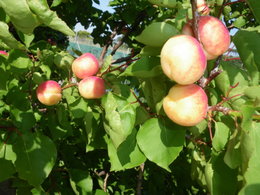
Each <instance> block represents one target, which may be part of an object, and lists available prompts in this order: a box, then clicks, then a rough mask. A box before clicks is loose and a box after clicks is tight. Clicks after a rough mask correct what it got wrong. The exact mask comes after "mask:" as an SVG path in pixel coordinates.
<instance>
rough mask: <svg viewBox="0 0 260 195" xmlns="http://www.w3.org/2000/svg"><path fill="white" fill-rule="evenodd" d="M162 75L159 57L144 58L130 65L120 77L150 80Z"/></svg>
mask: <svg viewBox="0 0 260 195" xmlns="http://www.w3.org/2000/svg"><path fill="white" fill-rule="evenodd" d="M161 74H162V68H161V63H160V58H159V57H152V56H145V57H142V58H141V59H140V60H137V61H136V62H134V63H132V64H131V65H130V66H128V67H127V68H126V70H125V71H124V72H123V73H122V74H121V75H120V76H135V77H139V78H151V77H155V76H158V75H161Z"/></svg>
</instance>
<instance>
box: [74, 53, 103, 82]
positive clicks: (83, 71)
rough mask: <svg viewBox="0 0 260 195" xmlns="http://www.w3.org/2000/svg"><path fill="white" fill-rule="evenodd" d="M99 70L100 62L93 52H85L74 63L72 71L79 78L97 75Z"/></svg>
mask: <svg viewBox="0 0 260 195" xmlns="http://www.w3.org/2000/svg"><path fill="white" fill-rule="evenodd" d="M98 70H99V62H98V60H97V58H96V57H95V56H94V55H93V54H91V53H85V54H83V55H81V56H80V57H78V58H77V59H75V60H74V61H73V63H72V72H73V73H74V74H75V75H76V77H78V78H79V79H84V78H86V77H88V76H93V75H95V74H96V73H97V72H98Z"/></svg>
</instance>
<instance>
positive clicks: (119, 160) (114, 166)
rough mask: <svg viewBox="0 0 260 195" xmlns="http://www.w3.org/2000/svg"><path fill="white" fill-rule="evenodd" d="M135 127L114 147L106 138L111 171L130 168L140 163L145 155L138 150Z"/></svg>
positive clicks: (144, 158)
mask: <svg viewBox="0 0 260 195" xmlns="http://www.w3.org/2000/svg"><path fill="white" fill-rule="evenodd" d="M136 133H137V131H136V129H134V130H133V131H132V133H131V135H129V136H128V137H127V138H126V140H125V141H124V142H123V143H122V144H121V145H120V146H119V147H118V148H117V149H116V148H115V146H114V145H113V143H112V142H111V140H110V139H108V138H107V144H108V155H109V159H110V163H111V171H120V170H124V169H131V168H134V167H136V166H139V165H140V164H142V163H143V162H144V161H145V160H146V157H145V156H144V154H143V153H142V152H141V151H140V149H139V147H138V145H137V142H136Z"/></svg>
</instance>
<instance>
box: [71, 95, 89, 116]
mask: <svg viewBox="0 0 260 195" xmlns="http://www.w3.org/2000/svg"><path fill="white" fill-rule="evenodd" d="M69 108H70V111H71V115H72V116H73V117H74V118H82V117H84V116H85V114H86V112H87V110H88V103H87V101H86V100H85V99H84V98H81V97H79V98H78V99H76V101H74V102H73V103H71V104H69Z"/></svg>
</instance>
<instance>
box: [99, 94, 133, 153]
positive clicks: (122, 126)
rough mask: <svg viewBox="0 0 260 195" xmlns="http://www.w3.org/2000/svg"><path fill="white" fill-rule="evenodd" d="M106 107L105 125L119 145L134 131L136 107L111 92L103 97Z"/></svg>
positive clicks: (115, 142)
mask: <svg viewBox="0 0 260 195" xmlns="http://www.w3.org/2000/svg"><path fill="white" fill-rule="evenodd" d="M102 106H103V108H104V109H105V121H104V127H105V130H106V132H107V134H108V135H109V136H110V138H111V140H112V142H113V144H114V146H115V147H116V148H118V146H119V145H120V144H121V143H122V142H123V141H125V140H126V138H127V137H128V136H129V135H130V134H131V133H132V130H133V128H134V124H135V114H136V113H135V108H134V106H133V105H132V104H130V103H129V102H128V101H126V99H125V98H123V97H119V96H117V95H115V94H113V93H111V92H109V93H108V94H107V95H106V96H105V97H104V98H102Z"/></svg>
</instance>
